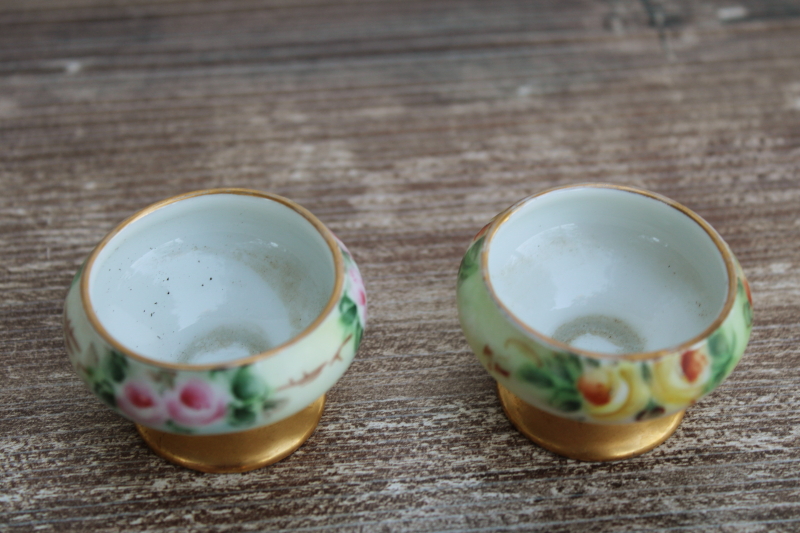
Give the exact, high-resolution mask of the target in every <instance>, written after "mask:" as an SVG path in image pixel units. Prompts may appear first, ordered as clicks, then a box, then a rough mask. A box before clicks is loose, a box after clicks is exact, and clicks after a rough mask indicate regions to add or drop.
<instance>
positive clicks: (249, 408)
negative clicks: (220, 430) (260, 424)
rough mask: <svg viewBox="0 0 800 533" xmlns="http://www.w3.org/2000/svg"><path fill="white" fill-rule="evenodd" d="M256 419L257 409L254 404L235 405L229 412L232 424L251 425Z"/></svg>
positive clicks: (229, 420) (229, 421) (238, 425)
mask: <svg viewBox="0 0 800 533" xmlns="http://www.w3.org/2000/svg"><path fill="white" fill-rule="evenodd" d="M255 421H256V409H255V406H254V405H242V406H238V407H233V408H232V409H231V411H230V413H229V414H228V423H229V424H230V425H232V426H236V427H240V426H249V425H251V424H252V423H253V422H255Z"/></svg>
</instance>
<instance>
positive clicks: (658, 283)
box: [457, 184, 753, 459]
mask: <svg viewBox="0 0 800 533" xmlns="http://www.w3.org/2000/svg"><path fill="white" fill-rule="evenodd" d="M457 299H458V312H459V318H460V321H461V326H462V329H463V331H464V335H465V336H466V339H467V341H468V343H469V345H470V347H471V348H472V350H473V351H474V352H475V354H476V355H477V357H478V360H479V361H480V362H481V364H482V365H483V366H484V368H485V369H486V370H487V371H488V372H489V373H490V374H491V375H492V377H493V378H494V379H495V380H496V381H497V383H498V386H499V387H500V392H501V399H502V398H503V395H504V394H505V395H506V397H507V398H513V399H515V401H517V400H519V401H521V402H522V403H521V404H520V405H524V406H530V407H531V408H533V409H535V410H540V411H542V412H543V413H545V414H546V415H547V416H545V415H543V416H545V417H546V418H547V419H548V422H547V423H548V424H551V425H552V424H554V423H555V424H557V420H556V421H554V419H553V418H552V417H553V416H554V417H558V419H564V420H571V421H576V422H580V423H587V424H631V423H636V422H641V421H646V420H651V419H655V418H658V417H667V416H670V415H672V416H673V419H672V420H676V421H675V422H674V424H673V423H671V425H672V427H671V430H670V432H671V431H674V428H675V427H677V423H678V422H680V417H682V416H683V411H684V410H685V409H686V408H687V407H689V406H691V405H693V404H694V403H696V402H697V401H699V400H700V399H701V398H702V397H703V396H705V395H706V394H708V393H709V392H711V391H712V390H713V389H714V388H716V387H717V386H718V385H719V384H720V383H721V382H722V381H723V380H724V379H725V378H726V377H727V376H728V374H730V372H731V371H732V370H733V368H734V366H735V365H736V364H737V362H738V361H739V359H740V358H741V356H742V354H743V352H744V350H745V346H746V345H747V341H748V338H749V336H750V331H751V327H752V317H753V314H752V300H751V296H750V289H749V285H748V283H747V280H746V279H745V276H744V274H743V272H742V269H741V267H740V266H739V263H738V262H737V261H736V259H735V258H734V256H733V253H732V252H731V250H730V248H729V247H728V246H727V245H726V244H725V243H724V242H723V240H722V239H721V238H720V236H719V235H718V234H717V232H716V231H715V230H714V229H713V228H712V227H711V226H710V225H709V224H708V223H706V222H705V221H704V220H703V219H701V218H700V217H699V216H697V215H696V214H694V213H692V212H691V211H690V210H688V209H687V208H685V207H683V206H681V205H679V204H677V203H676V202H674V201H672V200H669V199H668V198H665V197H663V196H660V195H657V194H653V193H650V192H647V191H644V190H639V189H634V188H630V187H621V186H614V185H605V184H586V185H576V186H568V187H561V188H557V189H552V190H548V191H545V192H542V193H540V194H536V195H533V196H531V197H528V198H525V199H524V200H522V201H520V202H518V203H517V204H515V205H513V206H512V207H510V208H509V209H507V210H505V211H503V212H502V213H500V214H499V215H497V216H496V217H495V218H494V219H493V221H492V222H491V223H489V224H488V225H487V226H486V227H485V228H483V229H482V230H481V231H480V232H479V233H478V234H477V235H476V236H475V238H474V239H473V241H472V243H471V245H470V246H469V249H468V251H467V252H466V255H465V256H464V259H463V261H462V263H461V267H460V270H459V274H458V288H457ZM507 403H508V402H504V407H505V408H506V412H507V414H509V406H508V405H507ZM525 408H526V409H527V407H525ZM509 416H512V414H509ZM520 416H521V415H520ZM512 421H513V419H512ZM517 422H519V421H515V423H516V424H517V426H518V427H519V426H520V424H519V423H517ZM532 424H533V426H536V424H539V426H540V427H541V426H542V424H543V422H542V421H539V422H537V423H532ZM562 429H563V428H562ZM573 429H574V431H577V432H580V431H583V432H585V431H588V430H591V429H597V430H598V431H607V430H602V429H600V428H593V427H590V426H588V425H587V426H576V427H574V428H573ZM526 431H528V432H531V431H532V432H534V433H535V432H536V429H535V427H534V428H533V429H530V428H529V430H526ZM570 431H572V430H570ZM615 431H620V430H619V429H617V430H615ZM523 432H525V431H523ZM528 436H531V437H532V438H534V437H535V435H534V436H532V435H528ZM667 436H668V435H667ZM570 438H573V437H570ZM664 438H666V436H664ZM534 440H537V439H536V438H534ZM579 440H580V439H579ZM662 440H663V439H662ZM651 444H652V443H651ZM546 447H547V446H546ZM550 447H551V448H552V446H550ZM567 447H569V446H567ZM639 451H640V452H641V451H642V450H639ZM645 451H646V450H645ZM568 452H569V450H566V451H565V450H564V449H563V447H562V449H560V450H559V453H563V454H565V455H569V453H568ZM629 452H630V450H629V451H628V452H625V453H626V454H627V456H630V455H632V454H631V453H629ZM590 455H591V454H590ZM612 455H613V457H606V456H605V455H604V454H602V453H601V454H600V456H601V457H599V458H600V459H603V458H606V459H608V458H619V457H620V454H616V455H614V454H612ZM622 455H625V454H622ZM578 458H585V457H578Z"/></svg>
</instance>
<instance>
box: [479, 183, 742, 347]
mask: <svg viewBox="0 0 800 533" xmlns="http://www.w3.org/2000/svg"><path fill="white" fill-rule="evenodd" d="M590 188H593V189H617V190H620V191H625V192H629V193H634V194H639V195H641V196H645V197H647V198H652V199H653V200H658V201H659V202H662V203H664V204H666V205H668V206H669V207H672V208H673V209H677V210H678V211H680V212H681V213H683V214H684V215H686V216H688V217H689V218H691V219H692V220H693V221H695V222H696V223H697V224H698V225H699V226H700V227H701V228H702V229H703V230H704V231H705V232H706V234H707V235H708V236H709V237H710V238H711V240H712V241H713V242H714V245H715V246H716V247H717V250H718V251H719V253H720V255H721V256H722V260H723V261H724V263H725V270H726V271H727V273H728V295H727V298H726V300H725V305H724V306H723V307H722V310H721V311H720V313H719V315H717V318H716V319H715V320H714V321H713V322H712V323H711V325H709V326H708V327H707V328H706V329H705V330H703V332H702V333H700V334H699V335H697V336H695V337H693V338H692V339H690V340H688V341H685V342H682V343H681V344H679V345H677V346H674V347H672V348H665V349H662V350H656V351H653V352H634V353H626V354H619V355H614V354H607V353H601V352H593V351H590V350H583V349H581V348H576V347H574V346H570V345H568V344H566V343H563V342H561V341H557V340H556V339H554V338H552V337H549V336H547V335H545V334H544V333H541V332H539V331H537V330H535V329H533V328H532V327H530V326H528V325H527V324H525V323H524V322H523V321H522V320H520V319H519V318H517V316H516V315H515V314H514V313H512V312H511V310H510V309H508V308H507V307H506V306H505V304H503V302H502V300H500V298H499V297H498V296H497V294H496V293H495V291H494V287H493V286H492V281H491V280H490V279H489V247H490V245H491V240H492V237H494V234H495V233H496V232H497V229H498V228H499V227H500V226H502V225H503V224H504V223H505V222H506V221H508V219H509V218H510V217H511V216H512V215H513V214H514V213H516V212H517V211H518V210H519V209H520V208H522V206H523V205H525V204H527V203H528V202H530V201H531V200H534V199H535V198H538V197H540V196H544V195H545V194H549V193H552V192H555V191H561V190H564V189H590ZM481 276H482V277H483V281H484V283H485V284H486V287H487V289H488V290H489V294H490V295H491V296H492V300H494V302H495V304H496V305H497V306H498V307H499V308H500V310H501V312H503V313H505V314H506V315H507V316H508V317H509V318H510V319H511V320H512V321H513V322H514V323H515V324H516V325H517V327H519V328H520V329H522V330H523V331H524V332H526V333H528V334H530V335H533V336H534V337H536V338H537V339H539V340H541V341H543V342H545V343H547V344H550V345H551V346H554V347H556V348H559V349H561V350H564V351H569V352H573V353H576V354H578V355H582V356H585V357H589V358H591V359H614V360H627V361H642V360H649V359H658V358H659V357H663V356H665V355H669V354H671V353H674V352H678V351H683V350H685V349H687V348H690V347H691V346H693V345H695V344H697V343H698V342H700V341H702V340H703V339H705V338H707V337H708V336H709V335H711V333H713V332H714V331H715V330H716V329H717V328H719V327H720V325H722V323H723V322H724V321H725V318H726V317H727V316H728V314H729V313H730V310H731V308H732V307H733V303H734V301H735V300H736V269H735V268H734V266H733V259H732V257H731V254H730V251H729V250H728V248H727V246H726V245H725V243H724V242H723V241H722V238H721V237H720V236H719V235H718V234H717V232H716V230H714V228H712V227H711V225H710V224H709V223H708V222H706V221H705V220H703V219H702V218H700V217H699V216H698V215H697V214H695V213H694V212H693V211H692V210H690V209H688V208H687V207H684V206H683V205H681V204H679V203H678V202H676V201H674V200H670V199H669V198H667V197H666V196H662V195H660V194H656V193H653V192H650V191H645V190H643V189H637V188H636V187H628V186H626V185H613V184H610V183H581V184H576V185H562V186H561V187H553V188H552V189H547V190H546V191H542V192H540V193H537V194H534V195H531V196H528V197H527V198H524V199H523V200H520V201H519V202H517V203H516V204H514V205H512V206H511V207H509V208H508V209H506V210H505V211H503V212H502V213H500V214H499V215H498V216H497V217H495V219H494V220H493V221H492V222H491V225H490V226H489V229H488V230H487V231H486V239H485V240H484V244H483V250H481Z"/></svg>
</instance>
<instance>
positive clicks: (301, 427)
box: [64, 189, 366, 472]
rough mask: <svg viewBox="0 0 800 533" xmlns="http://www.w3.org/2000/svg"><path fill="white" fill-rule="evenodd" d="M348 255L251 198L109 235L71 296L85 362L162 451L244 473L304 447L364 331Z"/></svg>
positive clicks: (112, 401) (68, 307) (182, 198)
mask: <svg viewBox="0 0 800 533" xmlns="http://www.w3.org/2000/svg"><path fill="white" fill-rule="evenodd" d="M365 320H366V294H365V291H364V284H363V282H362V279H361V275H360V274H359V271H358V267H357V266H356V264H355V262H354V261H353V258H352V256H351V255H350V253H349V251H348V250H347V248H346V247H345V245H344V244H343V243H342V242H341V241H339V239H337V238H336V236H334V235H333V233H331V231H330V230H328V229H327V228H326V227H325V226H324V225H323V224H322V223H321V222H320V221H319V220H318V219H317V218H316V217H315V216H314V215H313V214H311V213H310V212H309V211H308V210H306V209H304V208H303V207H301V206H299V205H298V204H296V203H294V202H292V201H290V200H288V199H286V198H282V197H280V196H277V195H273V194H268V193H263V192H259V191H254V190H248V189H211V190H202V191H196V192H191V193H187V194H182V195H179V196H175V197H173V198H169V199H166V200H163V201H161V202H158V203H156V204H153V205H151V206H149V207H146V208H145V209H143V210H141V211H139V212H138V213H136V214H134V215H132V216H131V217H129V218H128V219H126V220H125V221H123V222H122V223H121V224H119V225H118V226H117V227H116V228H115V229H114V230H113V231H112V232H111V233H109V234H108V235H107V236H106V237H105V238H104V239H103V240H102V241H101V242H100V243H99V244H98V245H97V247H96V248H95V249H94V250H93V251H92V252H91V254H90V255H89V257H88V258H87V259H86V261H85V262H84V263H83V265H82V266H81V267H80V268H79V270H78V272H77V274H76V275H75V278H74V279H73V281H72V284H71V286H70V288H69V291H68V293H67V298H66V303H65V307H64V334H65V344H66V348H67V353H68V355H69V359H70V361H71V362H72V365H73V367H74V368H75V370H76V371H77V373H78V375H79V376H80V377H81V379H82V380H83V381H84V382H85V383H86V385H87V386H88V388H89V389H90V390H91V391H92V392H93V393H94V394H95V395H96V396H97V397H98V398H99V399H100V400H101V401H102V402H103V403H105V404H106V405H107V406H108V407H110V408H111V409H113V410H114V411H116V412H117V413H119V414H120V415H122V416H124V417H127V418H129V419H130V420H132V421H133V422H134V423H135V425H136V428H137V430H138V431H139V433H140V434H141V436H142V437H143V439H144V440H145V442H146V443H147V444H148V445H149V446H150V447H151V448H152V449H153V451H155V452H156V453H157V454H158V455H160V456H162V457H164V458H166V459H168V460H170V461H172V462H175V463H177V464H180V465H183V466H186V467H189V468H193V469H195V470H200V471H204V472H243V471H247V470H251V469H254V468H259V467H261V466H265V465H267V464H271V463H274V462H276V461H279V460H281V459H283V458H285V457H287V456H288V455H289V454H291V453H292V452H294V451H295V450H296V449H297V448H299V447H300V446H301V445H302V444H303V443H304V442H305V441H306V440H307V439H308V438H309V437H310V436H311V434H312V433H313V432H314V430H315V428H316V427H317V425H318V422H319V420H320V418H321V416H322V412H323V407H324V404H325V394H326V392H327V391H328V390H329V389H330V388H331V387H333V386H334V384H335V383H336V382H337V381H338V380H339V378H341V377H342V375H343V374H344V372H345V371H346V370H347V368H348V367H349V365H350V363H351V362H352V360H353V358H354V356H355V353H356V351H357V349H358V346H359V344H360V342H361V338H362V336H363V333H364V327H365Z"/></svg>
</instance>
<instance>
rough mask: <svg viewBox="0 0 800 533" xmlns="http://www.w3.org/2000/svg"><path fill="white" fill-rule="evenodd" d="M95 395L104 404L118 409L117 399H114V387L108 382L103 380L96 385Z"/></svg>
mask: <svg viewBox="0 0 800 533" xmlns="http://www.w3.org/2000/svg"><path fill="white" fill-rule="evenodd" d="M94 393H95V394H96V395H97V397H98V398H100V399H101V400H103V403H105V404H107V405H109V406H111V407H117V399H116V398H115V397H114V386H113V385H112V384H111V383H110V382H109V381H107V380H105V379H104V380H101V381H98V382H96V383H95V384H94Z"/></svg>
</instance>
